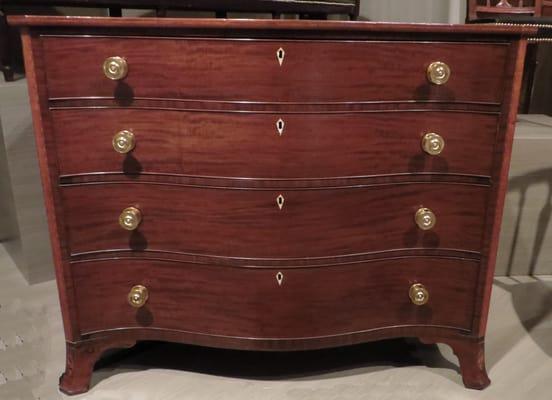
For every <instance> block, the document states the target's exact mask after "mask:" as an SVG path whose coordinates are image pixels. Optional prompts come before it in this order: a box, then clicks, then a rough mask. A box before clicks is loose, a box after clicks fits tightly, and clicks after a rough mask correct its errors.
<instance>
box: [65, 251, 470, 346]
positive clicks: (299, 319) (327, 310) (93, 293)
mask: <svg viewBox="0 0 552 400" xmlns="http://www.w3.org/2000/svg"><path fill="white" fill-rule="evenodd" d="M72 269H73V279H74V293H75V296H76V304H77V313H76V314H77V315H78V318H79V320H78V321H79V326H80V330H81V333H82V334H87V333H92V332H96V331H101V330H106V329H116V328H136V327H148V328H163V329H175V330H183V331H187V332H195V333H202V334H209V335H224V336H232V337H242V338H243V337H247V338H279V339H284V338H313V337H320V336H328V335H340V334H347V333H354V332H360V331H365V330H371V329H377V328H384V327H395V326H412V325H422V326H432V327H435V326H443V327H450V328H457V329H462V330H470V329H471V322H472V317H473V307H474V304H473V302H474V293H475V288H476V282H477V273H478V264H477V262H475V261H460V260H451V259H437V258H414V259H397V260H387V261H376V262H371V263H364V264H351V265H340V266H336V267H322V268H312V267H311V268H288V269H280V270H278V269H255V268H232V267H224V266H212V265H198V264H181V263H175V262H168V261H147V260H143V261H141V260H129V259H123V260H118V261H116V262H115V261H96V262H85V263H77V264H73V266H72ZM278 273H280V274H281V275H280V276H277V275H278ZM278 278H279V279H280V280H279V279H278ZM416 283H418V284H422V285H423V286H424V287H425V289H426V290H427V292H428V294H429V301H428V302H427V303H426V304H425V305H415V304H413V303H412V301H411V299H410V293H409V292H410V287H411V286H412V285H413V284H416ZM136 285H141V286H143V287H145V288H146V289H147V294H148V297H147V301H146V303H145V305H144V306H143V307H142V308H138V309H136V308H133V307H131V306H130V305H129V303H128V294H129V293H130V291H131V289H132V288H133V287H134V286H136ZM143 294H144V293H142V295H143ZM142 298H145V297H142ZM137 300H140V297H138V298H137ZM221 300H222V301H221Z"/></svg>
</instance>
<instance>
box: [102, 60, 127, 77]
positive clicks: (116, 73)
mask: <svg viewBox="0 0 552 400" xmlns="http://www.w3.org/2000/svg"><path fill="white" fill-rule="evenodd" d="M103 72H104V75H105V76H106V77H107V78H109V79H111V80H114V81H118V80H121V79H124V78H125V77H126V76H127V73H128V64H127V62H126V60H125V59H124V58H123V57H117V56H115V57H108V58H106V59H105V61H104V63H103Z"/></svg>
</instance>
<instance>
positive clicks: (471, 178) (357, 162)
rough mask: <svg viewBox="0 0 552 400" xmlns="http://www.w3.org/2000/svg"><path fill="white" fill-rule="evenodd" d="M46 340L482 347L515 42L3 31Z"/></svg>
mask: <svg viewBox="0 0 552 400" xmlns="http://www.w3.org/2000/svg"><path fill="white" fill-rule="evenodd" d="M11 22H12V23H14V24H16V25H19V26H21V27H22V29H23V43H24V50H25V57H26V68H27V73H28V78H29V90H30V96H31V101H32V108H33V115H34V122H35V131H36V139H37V144H38V152H39V158H40V165H41V172H42V178H43V183H44V191H45V195H46V199H47V203H46V207H47V211H48V217H49V224H50V232H51V238H52V244H53V250H54V256H55V260H56V268H57V281H58V287H59V293H60V299H61V305H62V311H63V320H64V326H65V335H66V340H67V369H66V372H65V374H64V375H63V377H62V379H61V383H60V386H61V390H62V391H64V392H66V393H69V394H75V393H81V392H84V391H86V390H88V387H89V382H90V376H91V373H92V368H93V365H94V363H95V362H96V360H97V359H98V358H99V356H100V355H101V354H102V352H104V351H105V350H106V349H108V348H113V347H126V346H131V345H133V344H134V343H135V342H136V341H140V340H166V341H178V342H185V343H190V344H197V345H204V346H213V347H223V348H235V349H244V350H263V351H282V350H306V349H317V348H324V347H332V346H342V345H350V344H354V343H360V342H364V341H370V340H378V339H383V338H392V337H417V338H419V339H421V340H422V341H423V342H429V343H435V342H442V343H446V344H449V345H450V346H451V347H452V348H453V350H454V351H455V353H456V354H457V356H458V358H459V362H460V366H461V370H462V375H463V380H464V384H465V385H466V386H467V387H470V388H476V389H482V388H484V387H486V386H487V385H488V384H489V379H488V377H487V374H486V371H485V366H484V337H485V326H486V321H487V313H488V308H489V298H490V291H491V284H492V277H493V271H494V264H495V258H496V251H497V243H498V236H499V230H500V220H501V215H502V208H503V202H504V195H505V190H506V185H507V172H508V164H509V159H510V150H511V145H512V136H513V128H514V122H515V118H516V108H517V103H518V96H519V86H520V79H521V75H522V66H523V57H524V54H525V46H526V42H525V39H524V34H527V33H531V32H532V31H531V30H530V29H527V28H504V27H483V26H454V27H453V26H444V25H404V24H375V23H365V22H320V21H270V20H257V21H253V20H243V21H240V20H177V19H163V20H159V19H154V18H153V19H110V18H106V19H102V18H59V17H14V18H11Z"/></svg>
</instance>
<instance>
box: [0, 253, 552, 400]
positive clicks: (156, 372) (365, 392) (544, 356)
mask: <svg viewBox="0 0 552 400" xmlns="http://www.w3.org/2000/svg"><path fill="white" fill-rule="evenodd" d="M0 277H1V279H0V399H2V400H4V399H5V400H29V399H41V400H58V399H62V398H65V397H64V396H62V395H61V394H59V393H58V391H57V381H58V376H59V374H60V373H61V372H62V370H63V367H64V356H65V349H64V341H63V340H64V339H63V329H62V325H61V315H60V311H59V303H58V300H57V292H56V286H55V282H53V281H48V282H45V283H41V284H35V285H28V284H27V282H26V281H25V279H24V278H23V277H22V275H21V274H20V272H19V271H18V269H17V268H16V267H15V265H14V264H13V262H12V260H11V259H10V258H9V256H8V255H7V253H6V252H5V250H4V248H3V247H2V246H1V245H0ZM487 366H488V370H489V374H490V377H491V379H492V380H493V383H492V384H491V386H490V387H489V388H488V389H486V390H485V391H482V392H477V391H473V390H466V389H464V387H463V386H462V383H461V378H460V375H459V374H458V368H457V360H456V357H454V355H453V354H452V351H451V350H450V348H448V347H447V346H442V345H439V346H426V345H422V344H420V343H418V342H417V341H416V340H392V341H385V342H374V343H368V344H365V345H360V346H354V347H349V348H340V349H333V350H324V351H315V352H304V353H257V352H237V351H228V350H215V349H207V348H199V347H193V346H185V345H177V344H167V343H143V344H139V345H138V346H136V347H135V348H133V349H131V350H127V351H121V352H114V353H111V354H109V355H108V356H107V357H105V358H103V359H102V360H101V361H100V363H99V365H98V366H97V370H96V372H95V373H94V377H93V386H92V388H91V390H90V392H89V393H87V394H85V395H81V396H77V397H75V398H76V399H86V400H119V399H120V400H165V399H166V400H169V399H171V400H173V399H179V400H186V399H193V400H200V399H240V400H241V399H259V400H265V399H267V400H270V399H278V400H283V399H290V400H295V399H296V400H309V399H316V400H324V399H332V400H333V399H340V400H346V399H354V400H359V399H378V400H380V399H381V400H385V399H393V400H399V399H429V400H439V399H443V400H445V399H446V400H451V399H453V400H461V399H493V400H496V399H501V400H508V399H512V400H519V399H525V398H527V399H531V400H548V399H549V398H550V393H551V392H552V277H539V278H538V279H535V278H529V277H517V278H497V279H496V280H495V287H494V292H493V297H492V306H491V314H490V321H489V330H488V336H487Z"/></svg>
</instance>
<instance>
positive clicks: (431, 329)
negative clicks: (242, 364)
mask: <svg viewBox="0 0 552 400" xmlns="http://www.w3.org/2000/svg"><path fill="white" fill-rule="evenodd" d="M470 334H471V332H470V331H469V330H466V329H463V328H456V327H450V326H440V325H398V326H389V327H380V328H373V329H368V330H364V331H359V332H345V333H340V334H335V335H329V336H317V337H301V338H250V337H233V336H222V335H214V334H205V333H199V332H189V331H184V330H176V329H165V328H141V327H138V328H116V329H109V330H102V331H94V332H86V333H83V334H82V338H83V340H97V339H103V338H105V337H113V336H120V337H121V339H124V340H129V339H130V340H135V341H142V340H163V341H169V342H177V343H185V344H192V345H198V346H205V347H214V348H223V349H235V350H255V351H293V350H317V349H324V348H331V347H339V346H348V345H355V344H360V343H365V342H371V341H377V340H385V339H394V338H401V337H405V338H406V337H418V338H434V339H435V342H439V341H440V339H441V340H442V341H443V342H446V339H455V338H456V339H457V338H463V339H465V338H469V337H470V336H471V335H470ZM474 339H475V338H474ZM114 347H115V346H114Z"/></svg>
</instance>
